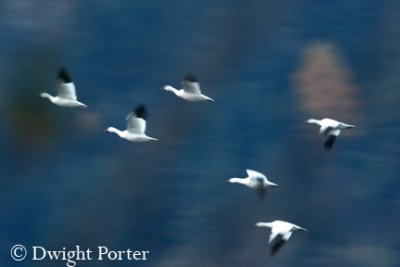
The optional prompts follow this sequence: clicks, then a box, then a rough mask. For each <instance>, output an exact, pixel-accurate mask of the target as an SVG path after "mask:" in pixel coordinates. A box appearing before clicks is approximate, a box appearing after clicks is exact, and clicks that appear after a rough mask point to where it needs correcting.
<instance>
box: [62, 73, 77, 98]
mask: <svg viewBox="0 0 400 267" xmlns="http://www.w3.org/2000/svg"><path fill="white" fill-rule="evenodd" d="M58 96H59V97H60V98H65V99H71V100H76V99H77V98H76V90H75V85H74V83H73V82H72V81H71V77H70V76H69V74H68V72H67V70H66V69H65V68H61V69H60V71H59V72H58Z"/></svg>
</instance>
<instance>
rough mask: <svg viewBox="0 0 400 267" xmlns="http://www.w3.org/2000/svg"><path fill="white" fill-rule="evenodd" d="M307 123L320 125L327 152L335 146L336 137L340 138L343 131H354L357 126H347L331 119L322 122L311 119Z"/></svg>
mask: <svg viewBox="0 0 400 267" xmlns="http://www.w3.org/2000/svg"><path fill="white" fill-rule="evenodd" d="M307 123H309V124H316V125H319V126H320V128H319V133H320V134H321V135H322V136H323V138H324V147H325V150H330V149H331V148H332V146H333V143H334V142H335V140H336V137H338V136H339V134H340V133H341V131H342V130H343V129H352V128H354V127H356V126H354V125H351V124H347V123H344V122H340V121H337V120H333V119H329V118H324V119H322V120H316V119H309V120H307Z"/></svg>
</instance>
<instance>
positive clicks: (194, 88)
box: [182, 74, 201, 94]
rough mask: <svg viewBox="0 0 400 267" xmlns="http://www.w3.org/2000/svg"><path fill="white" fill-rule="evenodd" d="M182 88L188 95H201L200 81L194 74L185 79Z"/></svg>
mask: <svg viewBox="0 0 400 267" xmlns="http://www.w3.org/2000/svg"><path fill="white" fill-rule="evenodd" d="M182 88H183V90H184V91H185V92H187V93H192V94H200V93H201V90H200V84H199V81H198V80H197V78H196V77H195V76H194V75H192V74H188V75H186V76H185V78H183V81H182Z"/></svg>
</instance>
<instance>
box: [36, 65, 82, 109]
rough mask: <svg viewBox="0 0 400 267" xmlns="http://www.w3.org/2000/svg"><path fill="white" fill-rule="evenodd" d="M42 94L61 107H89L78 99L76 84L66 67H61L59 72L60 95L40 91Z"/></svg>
mask: <svg viewBox="0 0 400 267" xmlns="http://www.w3.org/2000/svg"><path fill="white" fill-rule="evenodd" d="M40 96H41V97H43V98H47V99H49V100H50V101H51V102H52V103H53V104H55V105H58V106H61V107H70V108H73V107H81V108H86V107H87V106H86V105H85V104H83V103H81V102H79V101H78V99H77V96H76V89H75V85H74V83H73V82H72V80H71V77H70V76H69V74H68V72H67V70H66V69H65V68H61V69H60V70H59V72H58V95H57V96H52V95H50V94H48V93H44V92H43V93H40Z"/></svg>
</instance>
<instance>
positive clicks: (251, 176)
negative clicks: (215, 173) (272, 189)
mask: <svg viewBox="0 0 400 267" xmlns="http://www.w3.org/2000/svg"><path fill="white" fill-rule="evenodd" d="M246 172H247V175H248V176H247V177H245V178H230V179H229V180H228V182H229V183H237V184H242V185H245V186H247V187H250V188H252V189H256V190H257V194H258V196H259V198H260V199H263V198H264V196H265V191H266V188H267V187H269V186H278V185H277V184H275V183H273V182H271V181H269V180H268V178H267V177H266V176H265V175H264V174H263V173H261V172H258V171H254V170H249V169H247V170H246Z"/></svg>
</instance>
